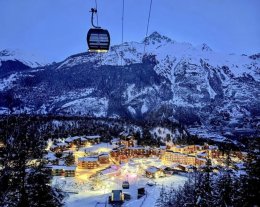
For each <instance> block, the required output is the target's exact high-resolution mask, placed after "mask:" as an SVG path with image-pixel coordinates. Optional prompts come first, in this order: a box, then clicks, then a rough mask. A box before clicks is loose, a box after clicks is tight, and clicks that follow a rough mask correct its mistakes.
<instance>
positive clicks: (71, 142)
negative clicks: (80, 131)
mask: <svg viewBox="0 0 260 207" xmlns="http://www.w3.org/2000/svg"><path fill="white" fill-rule="evenodd" d="M65 142H66V143H67V144H68V146H69V147H73V146H80V145H81V137H80V136H75V137H68V138H67V139H65Z"/></svg>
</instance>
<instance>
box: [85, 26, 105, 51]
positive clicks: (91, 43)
mask: <svg viewBox="0 0 260 207" xmlns="http://www.w3.org/2000/svg"><path fill="white" fill-rule="evenodd" d="M87 43H88V48H89V50H88V51H89V52H107V51H108V50H109V46H110V35H109V32H108V31H107V30H105V29H101V28H91V29H90V30H89V31H88V34H87Z"/></svg>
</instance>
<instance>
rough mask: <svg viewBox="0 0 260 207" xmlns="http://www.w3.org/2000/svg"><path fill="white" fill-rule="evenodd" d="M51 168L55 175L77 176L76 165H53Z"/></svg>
mask: <svg viewBox="0 0 260 207" xmlns="http://www.w3.org/2000/svg"><path fill="white" fill-rule="evenodd" d="M51 168H52V173H51V174H52V175H53V176H65V177H75V171H76V166H60V165H53V166H51Z"/></svg>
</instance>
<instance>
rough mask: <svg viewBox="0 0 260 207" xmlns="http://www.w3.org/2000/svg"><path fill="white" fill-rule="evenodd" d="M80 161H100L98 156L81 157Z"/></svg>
mask: <svg viewBox="0 0 260 207" xmlns="http://www.w3.org/2000/svg"><path fill="white" fill-rule="evenodd" d="M78 161H82V162H97V161H98V157H79V158H78Z"/></svg>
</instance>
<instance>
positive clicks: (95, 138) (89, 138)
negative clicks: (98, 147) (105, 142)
mask: <svg viewBox="0 0 260 207" xmlns="http://www.w3.org/2000/svg"><path fill="white" fill-rule="evenodd" d="M85 138H86V139H87V141H88V142H89V143H90V144H99V143H100V139H101V136H99V135H93V136H85Z"/></svg>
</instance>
